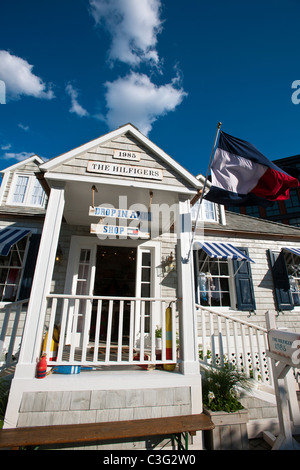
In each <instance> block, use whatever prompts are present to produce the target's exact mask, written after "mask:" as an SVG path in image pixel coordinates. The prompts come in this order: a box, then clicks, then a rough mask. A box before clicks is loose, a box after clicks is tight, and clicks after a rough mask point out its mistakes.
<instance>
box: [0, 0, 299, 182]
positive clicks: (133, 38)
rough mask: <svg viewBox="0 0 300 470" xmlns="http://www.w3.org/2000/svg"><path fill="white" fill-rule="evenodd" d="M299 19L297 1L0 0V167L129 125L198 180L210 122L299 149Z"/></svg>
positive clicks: (267, 148) (271, 145)
mask: <svg viewBox="0 0 300 470" xmlns="http://www.w3.org/2000/svg"><path fill="white" fill-rule="evenodd" d="M299 17H300V2H299V0H252V1H251V2H250V1H241V0H228V1H224V0H215V1H214V2H208V1H204V0H185V1H184V2H183V1H180V0H166V1H162V0H109V1H108V0H51V1H50V0H42V1H41V0H39V1H38V0H28V1H26V2H25V1H24V0H5V1H2V2H1V7H0V18H1V28H0V80H2V81H4V82H5V84H6V104H0V169H3V168H5V167H7V166H10V165H12V164H14V163H16V162H17V161H20V160H21V159H22V158H25V157H27V156H29V155H32V154H34V153H36V154H38V155H40V156H41V157H42V158H44V159H49V158H52V157H55V156H57V155H60V154H61V153H64V152H66V151H68V150H70V149H72V148H75V147H77V146H79V145H81V144H83V143H85V142H88V141H90V140H92V139H95V138H97V137H99V136H101V135H103V134H105V133H107V132H108V131H110V130H112V129H115V128H116V127H118V126H119V125H122V124H125V123H127V122H132V124H134V125H136V126H137V127H138V128H139V129H140V130H141V132H143V133H144V134H146V135H147V136H148V137H149V138H150V139H151V140H152V141H153V142H154V143H155V144H157V145H158V146H159V147H161V148H162V149H163V150H164V151H165V152H167V153H168V154H169V155H171V156H172V157H173V158H174V159H175V160H177V161H178V162H179V163H181V164H182V165H183V166H184V167H185V168H187V169H188V170H189V171H190V172H191V173H193V174H195V175H196V174H198V173H204V174H205V173H206V170H207V165H208V161H209V157H210V153H211V148H212V145H213V141H214V136H215V132H216V128H217V123H218V122H219V121H221V122H222V129H223V130H224V131H225V132H227V133H229V134H231V135H234V136H235V137H238V138H241V139H244V140H248V141H250V142H251V143H252V144H254V145H255V146H256V147H257V148H258V149H259V150H260V151H261V152H262V153H264V154H265V155H266V156H267V157H268V158H269V159H271V160H275V159H277V158H283V157H288V156H292V155H296V154H299V153H300V142H299V130H300V104H298V101H300V99H299V98H300V93H299V96H298V93H297V89H298V88H299V90H300V81H299V83H297V80H300V61H299V56H300V49H299V43H300V41H299ZM293 84H294V87H296V88H294V89H293V88H292V86H293ZM293 93H294V98H295V99H294V102H293V101H292V95H293Z"/></svg>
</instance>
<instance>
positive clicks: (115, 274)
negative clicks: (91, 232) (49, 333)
mask: <svg viewBox="0 0 300 470" xmlns="http://www.w3.org/2000/svg"><path fill="white" fill-rule="evenodd" d="M136 258H137V249H136V248H135V247H124V246H98V247H97V253H96V262H95V268H96V270H95V281H94V292H93V295H94V296H106V297H135V289H136ZM119 304H120V302H119V301H117V300H116V301H114V306H113V317H112V330H111V339H112V341H117V338H118V325H119ZM108 311H109V300H103V303H102V318H101V330H100V340H101V341H105V340H106V335H107V319H108ZM96 319H97V301H95V302H94V305H93V310H92V318H91V328H90V340H91V341H93V339H94V336H95V325H96ZM129 327H130V302H129V301H128V302H126V301H125V302H124V318H123V340H124V342H125V343H126V342H127V339H128V340H129Z"/></svg>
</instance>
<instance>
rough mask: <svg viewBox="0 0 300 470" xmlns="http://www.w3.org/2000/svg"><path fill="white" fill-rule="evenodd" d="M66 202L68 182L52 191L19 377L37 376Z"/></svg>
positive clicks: (32, 292) (30, 302)
mask: <svg viewBox="0 0 300 470" xmlns="http://www.w3.org/2000/svg"><path fill="white" fill-rule="evenodd" d="M64 203H65V199H64V183H60V182H57V183H55V186H54V187H52V188H51V193H50V197H49V201H48V208H47V213H46V218H45V222H44V227H43V233H42V237H41V242H40V248H39V254H38V258H37V262H36V268H35V273H34V278H33V283H32V288H31V294H30V301H29V305H28V311H27V317H26V324H25V328H24V335H23V341H22V347H21V351H20V358H19V362H18V365H17V368H16V374H15V376H19V377H20V376H21V377H28V378H29V377H34V375H35V369H36V361H37V359H38V358H39V356H40V351H41V344H42V335H43V327H44V321H45V314H46V295H47V294H48V293H49V292H50V284H51V279H52V274H53V269H54V263H55V255H56V251H57V245H58V238H59V233H60V228H61V221H62V216H63V209H64Z"/></svg>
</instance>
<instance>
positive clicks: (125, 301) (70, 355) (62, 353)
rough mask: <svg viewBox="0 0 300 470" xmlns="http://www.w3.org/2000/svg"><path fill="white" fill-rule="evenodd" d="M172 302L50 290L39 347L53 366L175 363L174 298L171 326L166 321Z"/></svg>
mask: <svg viewBox="0 0 300 470" xmlns="http://www.w3.org/2000/svg"><path fill="white" fill-rule="evenodd" d="M173 302H176V299H157V298H135V297H134V298H133V297H105V296H101V297H99V296H88V295H64V294H63V295H56V294H50V295H48V296H47V316H46V320H47V327H46V330H45V333H46V338H45V340H44V346H43V350H44V352H45V353H46V354H47V358H49V359H50V360H51V359H54V361H53V365H55V366H64V365H79V366H82V367H84V366H86V367H87V366H89V367H97V366H102V365H124V366H126V365H142V366H145V367H146V366H148V365H152V364H173V363H176V321H175V308H174V307H175V306H174V304H173V308H172V313H171V321H172V325H173V328H172V330H171V331H167V327H166V314H167V315H169V313H167V312H166V310H167V307H168V306H169V304H170V303H173ZM157 326H159V327H160V328H161V330H162V334H161V340H162V344H161V347H160V348H157V347H156V344H155V330H156V327H157ZM55 330H57V331H55ZM57 332H59V341H58V343H55V341H54V339H53V338H55V335H56V334H57ZM170 339H171V341H172V346H171V349H168V346H170V344H169V343H168V340H170Z"/></svg>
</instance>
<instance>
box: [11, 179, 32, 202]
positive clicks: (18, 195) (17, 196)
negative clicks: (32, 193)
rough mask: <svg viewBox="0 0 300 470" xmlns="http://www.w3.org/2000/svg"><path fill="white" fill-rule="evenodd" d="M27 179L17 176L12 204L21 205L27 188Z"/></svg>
mask: <svg viewBox="0 0 300 470" xmlns="http://www.w3.org/2000/svg"><path fill="white" fill-rule="evenodd" d="M28 181H29V177H28V176H18V180H17V184H16V188H15V192H14V196H13V202H16V203H18V202H19V203H21V204H22V203H23V202H24V199H25V193H26V189H27V186H28Z"/></svg>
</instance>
